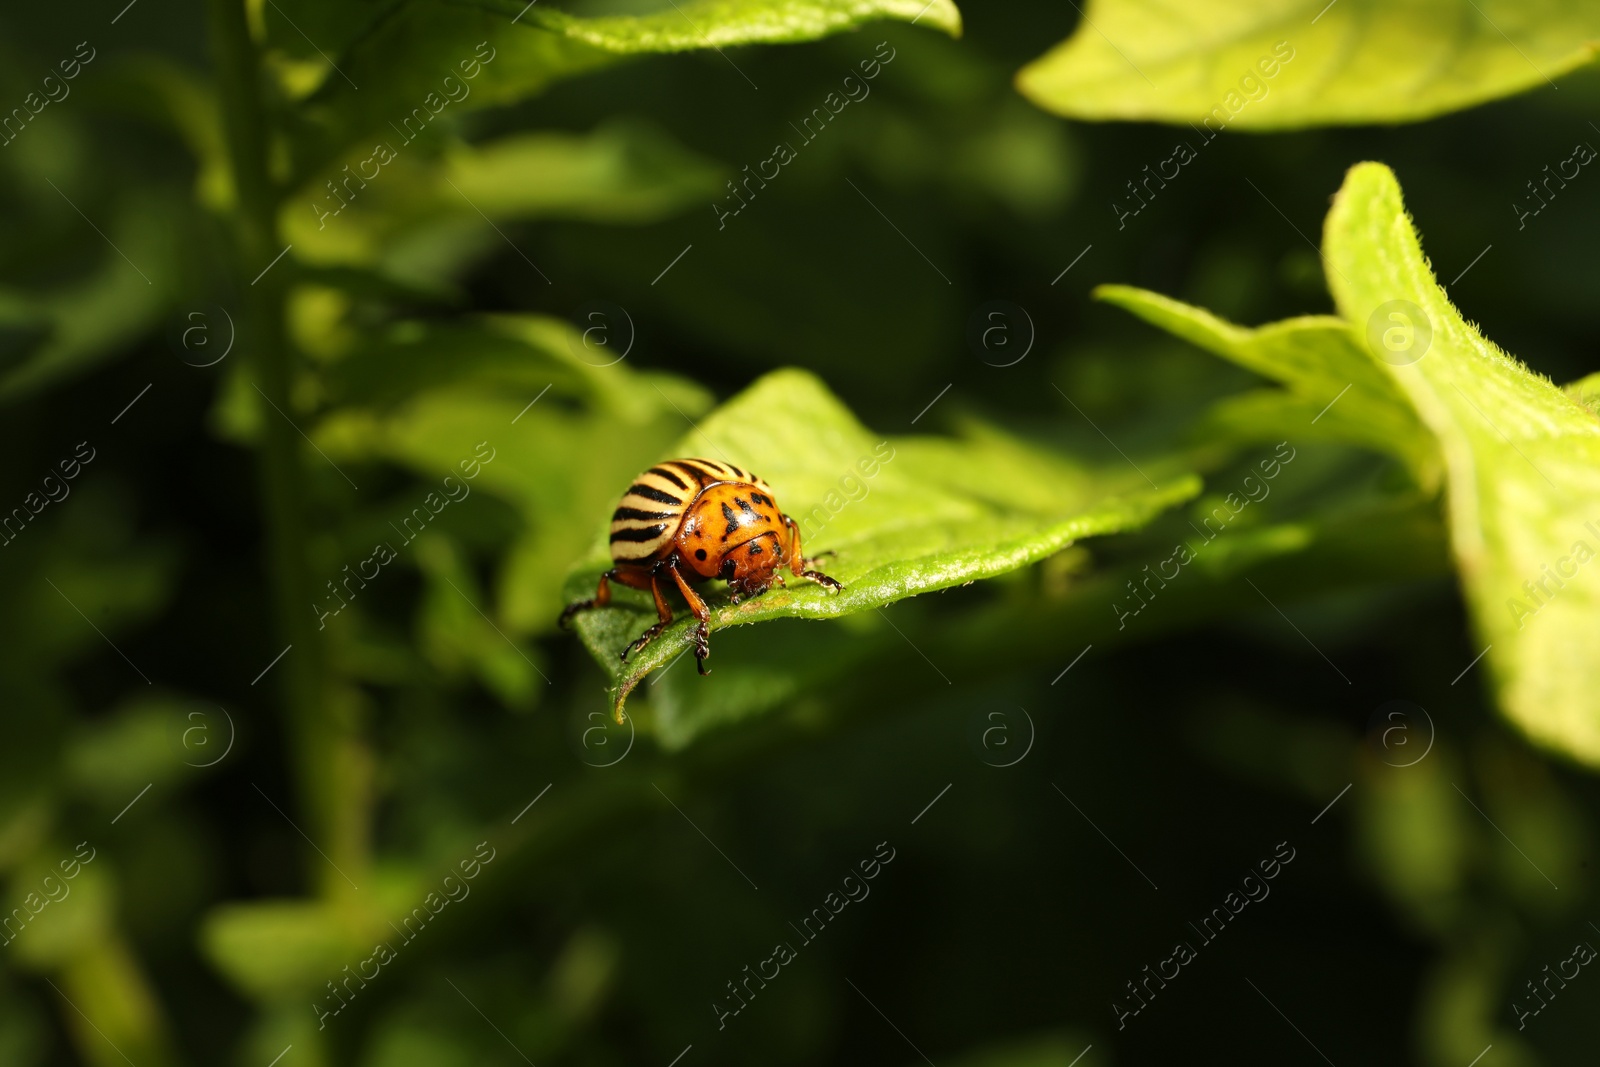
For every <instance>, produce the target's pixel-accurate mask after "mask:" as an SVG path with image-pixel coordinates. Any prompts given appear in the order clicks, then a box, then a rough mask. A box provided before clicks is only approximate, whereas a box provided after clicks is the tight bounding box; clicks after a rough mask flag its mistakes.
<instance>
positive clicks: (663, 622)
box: [621, 572, 672, 662]
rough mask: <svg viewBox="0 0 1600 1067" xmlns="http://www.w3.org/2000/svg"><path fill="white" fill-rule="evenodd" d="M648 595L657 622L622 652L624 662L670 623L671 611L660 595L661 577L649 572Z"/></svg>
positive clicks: (657, 635)
mask: <svg viewBox="0 0 1600 1067" xmlns="http://www.w3.org/2000/svg"><path fill="white" fill-rule="evenodd" d="M650 595H651V596H653V597H655V598H656V616H657V619H658V621H656V622H654V623H651V625H650V627H649V629H647V630H645V632H644V633H642V634H640V635H639V636H638V637H637V638H635V639H634V642H633V643H632V644H631V645H629V646H628V647H627V648H625V649H623V650H622V653H621V658H622V660H623V661H624V662H626V661H627V659H628V656H629V655H631V654H632V653H634V652H637V651H639V649H641V648H643V647H644V646H645V645H648V644H649V643H650V642H651V641H654V640H655V639H656V638H658V637H660V636H661V631H662V630H665V629H666V628H667V626H668V625H669V624H670V623H671V622H672V609H671V608H669V607H667V601H666V598H665V597H663V596H662V595H661V576H660V575H659V574H656V573H655V572H651V575H650Z"/></svg>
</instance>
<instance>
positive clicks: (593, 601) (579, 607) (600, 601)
mask: <svg viewBox="0 0 1600 1067" xmlns="http://www.w3.org/2000/svg"><path fill="white" fill-rule="evenodd" d="M613 578H618V579H620V578H621V575H619V574H618V573H617V572H616V571H615V570H609V571H606V572H605V573H604V574H602V575H601V576H600V586H599V588H598V589H596V590H595V593H594V596H593V597H591V598H590V599H588V600H580V601H578V602H577V603H576V604H568V605H567V606H566V609H565V610H563V611H562V612H561V618H559V619H557V620H556V624H557V625H558V626H560V627H562V628H563V629H565V628H566V625H567V623H568V622H570V621H571V620H572V617H573V616H574V615H576V614H578V612H580V611H588V610H589V609H591V608H603V607H605V606H606V605H607V604H610V603H611V579H613Z"/></svg>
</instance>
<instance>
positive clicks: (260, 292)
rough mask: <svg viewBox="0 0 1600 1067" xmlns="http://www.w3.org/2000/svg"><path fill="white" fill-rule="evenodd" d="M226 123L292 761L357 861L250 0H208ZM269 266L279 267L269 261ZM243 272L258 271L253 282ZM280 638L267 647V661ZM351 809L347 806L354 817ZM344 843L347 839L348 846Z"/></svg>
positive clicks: (320, 818)
mask: <svg viewBox="0 0 1600 1067" xmlns="http://www.w3.org/2000/svg"><path fill="white" fill-rule="evenodd" d="M207 6H208V9H209V17H210V25H211V36H212V41H213V47H214V49H215V58H216V75H217V83H218V90H219V94H220V97H221V100H222V115H223V125H224V127H225V133H226V137H227V143H228V153H229V159H230V162H231V169H232V172H233V183H234V195H235V198H236V204H235V218H236V223H237V227H236V228H237V232H238V255H239V262H238V267H237V273H238V275H239V288H240V290H242V292H243V293H244V296H245V314H244V321H245V324H246V327H245V333H244V336H245V337H246V338H247V339H248V340H249V342H250V343H251V347H252V349H253V351H252V353H251V355H252V366H251V377H252V381H253V384H254V386H255V388H256V389H258V390H259V391H260V393H261V395H262V396H263V397H264V398H265V399H264V400H263V402H262V403H260V404H258V405H257V410H258V419H259V432H260V435H261V436H260V441H261V447H260V457H261V489H262V509H263V511H264V512H265V515H266V523H267V539H266V540H267V578H268V581H269V583H270V585H271V596H272V603H273V610H274V615H275V617H276V618H275V621H276V623H277V628H278V632H279V638H278V640H279V641H281V642H283V643H284V644H286V645H288V646H290V648H289V651H288V652H287V654H286V655H284V657H283V659H282V661H281V662H280V663H279V664H278V665H277V666H276V667H274V668H273V673H274V674H275V675H276V676H277V677H276V679H275V680H276V682H277V684H278V690H279V692H280V693H281V694H282V696H283V698H284V702H285V705H286V708H287V715H286V719H287V723H288V731H289V734H290V737H291V742H290V745H291V753H290V755H291V763H292V765H293V767H294V769H295V772H296V774H297V776H298V780H297V782H296V786H297V788H298V790H299V793H300V799H301V804H302V806H303V807H304V808H305V809H306V810H307V811H308V812H309V813H310V818H311V823H312V828H311V835H312V837H313V839H314V840H319V841H323V842H325V843H327V845H328V847H329V849H330V850H331V851H332V852H333V854H334V855H335V856H337V857H340V858H342V859H344V860H346V862H347V863H351V862H357V860H358V858H359V856H360V854H361V852H362V849H361V846H360V845H359V844H358V843H357V842H358V841H359V840H360V837H361V831H360V830H359V829H358V828H356V827H355V826H353V822H359V820H351V819H349V818H347V817H346V818H341V814H340V809H341V806H342V805H341V804H340V802H339V794H340V785H339V782H340V780H341V775H340V773H339V768H340V766H341V765H342V764H344V763H345V762H346V760H345V758H344V756H345V755H346V753H345V749H346V747H347V744H346V742H347V741H348V738H346V736H345V734H346V733H347V731H345V730H344V729H342V728H341V726H340V725H339V724H338V723H336V722H334V721H333V720H332V718H331V717H330V716H329V715H328V714H327V704H328V701H327V700H326V695H327V694H326V692H325V688H324V686H325V677H324V667H323V660H324V657H323V649H322V645H321V642H320V640H319V638H318V635H317V631H316V628H315V627H313V626H312V625H311V623H312V619H313V609H312V607H311V605H312V602H313V595H312V579H311V568H310V560H309V557H308V546H307V528H308V527H307V521H306V508H305V499H304V496H303V486H305V485H306V483H307V480H308V479H307V475H306V472H305V470H304V469H303V467H302V464H301V456H302V452H301V441H300V431H299V429H298V428H297V426H296V425H295V424H294V423H292V422H291V421H290V419H291V418H292V417H293V416H294V413H295V408H294V403H293V400H292V398H291V393H292V390H291V385H292V383H293V379H294V372H295V366H294V354H293V352H292V350H291V347H290V344H289V339H288V336H287V329H286V318H285V316H286V310H287V294H288V288H289V283H290V281H291V279H292V275H293V262H292V260H289V259H288V258H287V257H285V259H284V260H282V261H277V262H274V260H275V258H276V257H278V256H279V254H280V253H282V252H283V251H285V249H284V247H283V245H282V244H281V243H280V242H281V241H282V237H281V236H280V235H279V232H278V225H277V213H278V207H279V204H280V202H281V199H282V192H281V191H280V189H279V188H278V187H277V185H276V183H275V182H274V181H273V179H272V174H271V168H270V163H269V151H270V146H271V133H272V130H271V119H270V117H269V116H268V114H267V112H266V109H265V107H264V106H263V102H262V77H261V65H260V57H259V54H258V50H257V47H256V43H255V42H254V41H253V40H252V39H251V36H250V28H249V25H248V23H247V20H246V14H245V7H244V2H243V0H208V2H207ZM269 264H270V267H269ZM246 279H254V280H253V281H249V282H248V283H246ZM281 649H282V646H281V645H280V646H277V647H273V648H271V649H264V650H263V655H264V657H265V658H264V659H263V660H262V662H263V664H265V663H266V662H268V661H270V659H271V657H272V656H275V655H277V654H278V653H279V651H281ZM346 814H348V813H346ZM341 846H342V847H341ZM312 869H313V870H316V871H317V872H318V877H320V878H321V880H322V882H321V884H322V887H323V888H324V889H325V890H328V889H332V890H333V891H334V892H336V893H338V892H343V891H344V889H345V888H346V885H347V883H346V882H345V881H344V879H343V878H342V877H341V876H340V875H339V874H336V873H334V872H333V871H329V870H327V869H326V868H325V867H324V866H323V865H320V864H318V865H316V866H314V867H313V868H312Z"/></svg>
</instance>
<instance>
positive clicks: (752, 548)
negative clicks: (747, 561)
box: [750, 545, 761, 556]
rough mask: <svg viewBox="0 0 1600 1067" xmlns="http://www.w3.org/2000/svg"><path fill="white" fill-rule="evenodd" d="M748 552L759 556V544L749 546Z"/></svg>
mask: <svg viewBox="0 0 1600 1067" xmlns="http://www.w3.org/2000/svg"><path fill="white" fill-rule="evenodd" d="M750 554H751V555H752V556H759V555H761V546H760V545H751V546H750Z"/></svg>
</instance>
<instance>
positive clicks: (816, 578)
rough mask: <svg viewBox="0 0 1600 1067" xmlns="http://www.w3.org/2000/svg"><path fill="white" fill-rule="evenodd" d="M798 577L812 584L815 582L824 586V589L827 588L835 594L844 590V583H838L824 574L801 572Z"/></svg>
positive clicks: (835, 579) (837, 580)
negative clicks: (810, 581)
mask: <svg viewBox="0 0 1600 1067" xmlns="http://www.w3.org/2000/svg"><path fill="white" fill-rule="evenodd" d="M800 577H802V578H810V579H811V580H812V581H813V582H816V583H817V584H818V585H821V586H825V587H827V588H829V589H832V590H833V591H834V592H835V593H837V592H839V591H840V590H841V589H843V588H844V583H843V582H841V581H839V579H837V578H829V577H828V576H827V575H826V574H823V573H822V572H821V571H801V572H800Z"/></svg>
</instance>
